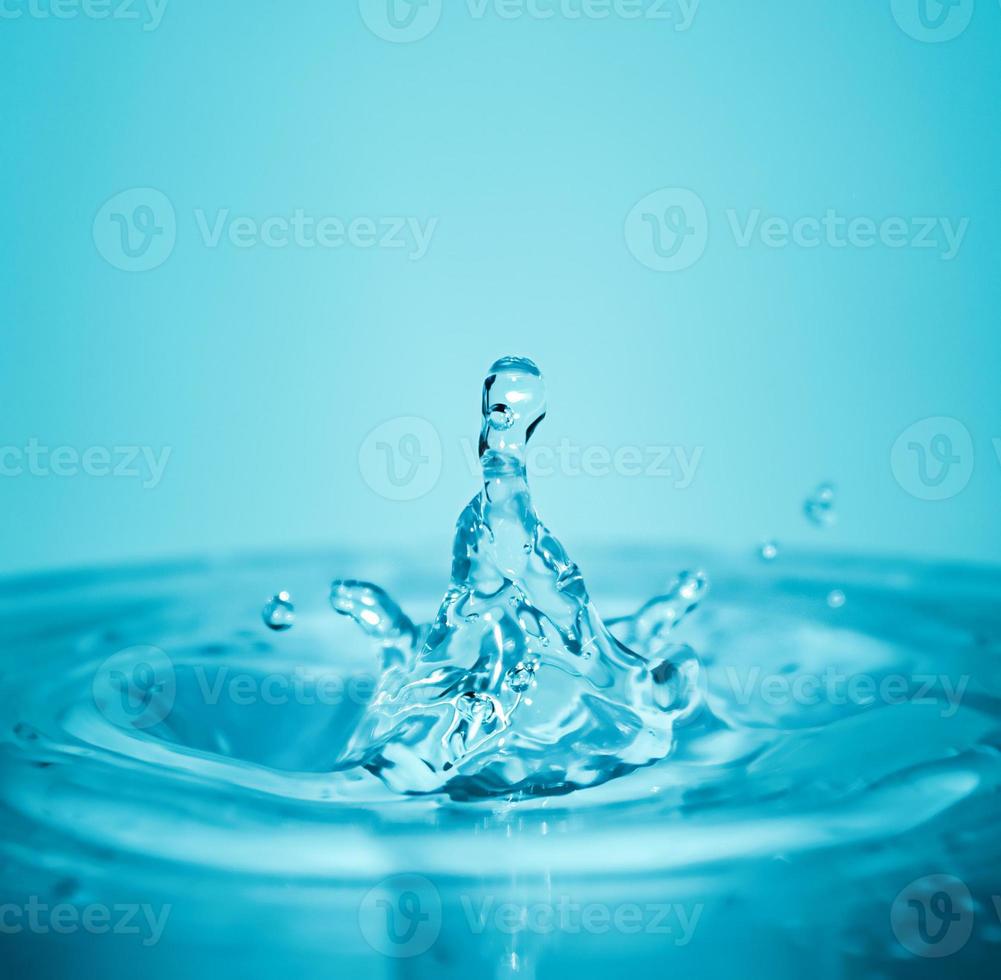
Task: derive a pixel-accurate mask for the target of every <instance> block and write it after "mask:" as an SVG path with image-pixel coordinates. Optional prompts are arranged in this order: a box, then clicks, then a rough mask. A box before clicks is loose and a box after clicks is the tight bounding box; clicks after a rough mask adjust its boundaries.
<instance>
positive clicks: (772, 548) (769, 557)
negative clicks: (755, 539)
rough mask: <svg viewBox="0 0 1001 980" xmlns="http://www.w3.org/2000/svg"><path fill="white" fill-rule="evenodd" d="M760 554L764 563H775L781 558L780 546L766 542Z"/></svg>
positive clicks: (772, 542)
mask: <svg viewBox="0 0 1001 980" xmlns="http://www.w3.org/2000/svg"><path fill="white" fill-rule="evenodd" d="M758 554H759V555H760V556H761V560H762V561H775V559H776V558H778V556H779V546H778V545H777V544H776V543H775V542H774V541H766V542H765V543H764V544H762V546H761V548H760V550H759V551H758Z"/></svg>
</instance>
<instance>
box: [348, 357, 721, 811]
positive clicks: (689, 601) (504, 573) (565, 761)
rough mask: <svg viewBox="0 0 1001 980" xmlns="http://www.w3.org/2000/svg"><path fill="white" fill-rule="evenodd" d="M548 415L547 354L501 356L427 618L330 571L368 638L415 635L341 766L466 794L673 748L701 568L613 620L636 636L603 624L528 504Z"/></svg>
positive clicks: (589, 779) (562, 783) (607, 767)
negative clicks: (679, 661)
mask: <svg viewBox="0 0 1001 980" xmlns="http://www.w3.org/2000/svg"><path fill="white" fill-rule="evenodd" d="M545 415H546V392H545V385H544V382H543V379H542V374H541V372H540V371H539V369H538V367H536V365H535V364H534V363H533V362H532V361H530V360H528V359H527V358H521V357H505V358H501V359H500V360H498V361H496V362H495V363H494V364H493V365H492V366H491V368H490V371H489V372H488V374H487V377H486V380H485V381H484V384H483V401H482V425H481V429H480V442H479V455H480V463H481V468H482V472H483V489H482V490H481V491H480V492H479V493H478V494H477V495H476V496H475V497H473V499H472V500H471V501H470V502H469V504H468V505H467V507H466V508H465V510H464V511H463V512H462V514H461V515H460V516H459V519H458V522H457V525H456V531H455V541H454V545H453V553H452V575H451V583H450V586H449V589H448V591H447V593H446V594H445V597H444V599H443V600H442V603H441V605H440V607H439V609H438V613H437V615H436V616H435V618H434V621H433V623H432V624H431V625H430V627H429V628H428V629H427V630H426V631H424V632H422V633H420V634H418V632H417V631H416V630H415V629H414V628H413V626H412V624H410V621H409V620H408V619H406V617H404V616H403V614H402V612H400V610H399V607H397V606H396V604H395V603H393V602H392V600H390V599H389V597H388V596H386V594H385V593H384V592H382V590H380V589H377V587H375V586H370V585H366V584H365V583H357V582H353V583H343V582H341V583H335V585H334V590H333V592H332V596H331V601H332V603H333V604H334V608H335V609H336V610H337V611H338V612H341V613H344V614H345V615H350V616H351V617H352V618H353V619H354V620H355V622H357V623H358V624H359V625H360V626H361V627H362V629H364V630H365V631H366V632H367V633H368V634H369V635H370V636H371V637H372V638H373V639H375V640H377V641H379V642H385V638H386V637H387V636H390V637H392V638H393V639H394V641H395V639H396V637H397V636H399V635H404V636H407V637H412V638H414V645H413V647H412V656H410V657H408V658H407V660H406V662H405V663H402V664H399V665H396V666H391V667H389V668H388V669H387V670H385V672H384V673H383V676H382V679H381V681H380V684H379V687H378V689H377V691H376V694H375V697H374V698H373V700H372V703H371V705H370V708H369V710H368V711H367V712H366V713H365V716H364V717H363V718H362V720H361V723H360V724H359V726H358V729H357V730H356V732H355V735H354V738H353V740H352V743H351V746H350V747H349V749H348V752H347V754H346V756H345V758H344V760H343V764H344V767H346V768H347V767H351V766H363V767H364V768H366V769H367V770H368V771H370V772H373V773H375V774H376V775H378V776H379V778H380V779H382V780H383V781H384V782H385V783H386V784H387V785H389V786H390V787H392V788H394V789H397V790H400V791H402V792H412V793H413V792H436V791H439V790H442V789H444V790H445V791H447V792H448V793H450V794H451V795H453V796H455V797H458V798H470V797H479V796H490V795H498V794H511V793H520V792H525V793H545V792H566V791H568V790H570V789H573V788H576V787H580V786H587V785H593V784H595V783H598V782H602V781H604V780H606V779H609V778H612V776H614V775H617V774H619V773H622V772H625V771H628V770H629V769H631V768H635V767H637V766H640V765H645V764H647V763H649V762H651V761H654V760H657V759H660V758H663V756H665V755H666V754H667V752H668V751H669V750H670V748H671V744H672V726H673V722H674V720H675V718H677V717H679V716H680V714H681V713H682V712H683V711H685V710H687V709H688V708H689V707H690V702H691V700H692V698H693V697H694V696H695V694H694V692H695V686H694V685H692V684H690V683H688V680H689V679H690V677H691V673H692V670H693V669H695V668H693V661H692V659H691V657H689V656H688V655H687V654H686V657H685V658H684V667H683V669H680V671H679V669H674V668H671V667H670V665H668V664H666V662H665V661H666V658H665V657H663V656H661V654H662V653H663V651H664V650H665V648H666V646H667V645H666V643H665V642H663V641H662V637H663V636H664V635H665V634H666V632H668V631H669V630H670V629H672V628H673V626H675V625H676V624H677V623H678V622H680V621H681V619H683V618H684V616H685V615H687V614H688V613H689V612H691V610H692V609H694V608H695V606H697V605H698V602H699V601H700V600H701V598H702V596H703V595H704V593H705V589H706V580H705V577H704V576H702V575H700V574H693V575H685V576H682V578H681V579H679V580H678V582H677V583H676V584H675V588H674V589H673V590H672V592H671V593H670V594H669V595H668V596H665V597H661V598H660V599H658V600H654V602H653V603H648V604H647V606H645V607H644V609H643V610H641V613H640V614H639V615H638V616H637V617H636V622H635V623H633V622H631V621H629V620H621V621H618V623H617V627H618V628H619V629H620V630H622V631H623V632H624V633H626V634H628V635H630V636H634V637H635V638H636V639H637V645H638V646H639V647H640V649H638V650H634V649H630V648H629V647H628V646H626V645H625V644H624V643H623V642H620V640H619V639H617V638H616V636H613V635H612V633H611V632H609V630H608V628H606V626H605V624H604V623H603V622H602V620H601V618H600V617H599V616H598V614H597V612H596V611H595V609H594V607H593V605H592V604H591V600H590V596H589V595H588V591H587V587H586V585H585V582H584V578H583V576H582V574H581V571H580V569H579V568H578V567H577V565H576V564H575V563H574V562H573V561H572V560H571V558H570V557H569V555H568V554H567V552H566V550H565V549H564V547H563V545H562V544H561V543H560V542H559V540H557V538H556V537H555V536H554V535H553V534H552V533H551V532H550V531H549V529H548V528H547V527H546V526H545V525H544V524H543V523H542V522H541V520H540V519H539V517H538V515H537V514H536V512H535V508H534V505H533V503H532V499H531V494H530V491H529V487H528V474H527V472H526V447H527V445H528V442H529V440H530V439H531V438H532V435H533V433H534V432H535V430H536V429H537V427H538V425H539V424H540V423H541V421H542V420H543V418H544V417H545ZM401 617H402V618H401ZM401 623H402V624H403V625H402V626H401V625H400V624H401ZM407 624H409V625H407ZM658 658H659V659H658ZM695 663H696V665H697V661H695ZM682 677H683V678H684V682H683V683H682V682H681V681H680V680H679V678H682ZM529 695H530V696H529Z"/></svg>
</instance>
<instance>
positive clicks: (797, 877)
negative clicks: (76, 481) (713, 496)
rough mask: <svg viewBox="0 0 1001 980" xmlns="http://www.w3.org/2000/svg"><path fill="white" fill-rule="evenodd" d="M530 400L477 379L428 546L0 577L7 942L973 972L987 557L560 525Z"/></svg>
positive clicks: (656, 967) (988, 970) (150, 955)
mask: <svg viewBox="0 0 1001 980" xmlns="http://www.w3.org/2000/svg"><path fill="white" fill-rule="evenodd" d="M509 367H510V365H509ZM515 369H516V371H518V372H523V371H524V365H517V366H516V368H515ZM488 390H489V386H488ZM518 390H522V389H520V388H519V389H518ZM540 404H541V403H538V402H534V403H533V408H532V410H531V411H530V412H527V413H522V417H521V418H514V419H509V417H508V415H506V414H505V413H504V412H498V411H495V406H494V404H493V403H492V402H491V400H490V399H488V400H487V402H485V406H484V409H485V412H484V417H485V423H486V424H485V428H484V438H485V443H486V445H485V446H484V447H483V456H484V460H485V464H484V470H485V474H486V477H487V482H486V487H485V492H484V494H483V495H479V496H477V497H476V498H474V500H473V502H472V503H471V504H470V507H469V508H467V510H466V511H465V512H464V513H463V516H462V517H461V518H460V521H459V525H458V529H457V535H456V550H455V554H454V556H453V558H454V561H453V570H452V575H451V581H450V582H447V581H446V578H447V576H446V575H445V574H443V570H442V568H441V566H440V564H439V563H438V562H436V561H432V560H431V559H430V558H429V556H427V555H411V554H406V553H400V554H396V555H393V556H390V557H387V558H382V559H375V558H374V557H373V556H372V555H366V554H348V553H330V554H326V553H325V554H309V555H299V556H267V557H261V558H259V559H253V560H251V559H234V560H230V561H217V562H198V563H190V564H175V565H163V566H149V567H133V568H127V569H120V570H106V571H92V572H82V573H76V574H65V575H48V576H38V577H33V578H21V579H15V580H8V581H6V582H4V583H2V584H0V622H2V629H3V637H4V643H3V648H2V653H0V657H2V660H0V785H2V786H3V808H2V810H0V904H6V905H9V906H11V907H13V908H14V909H15V912H12V913H11V914H10V915H8V916H7V917H6V918H4V919H2V921H3V922H5V923H6V924H7V925H11V924H16V925H22V926H24V923H25V921H26V916H27V915H28V914H29V913H28V912H26V911H25V910H27V909H29V907H30V906H31V903H32V902H34V903H35V906H36V907H37V906H38V905H39V904H41V905H44V906H45V907H46V908H47V909H48V911H47V912H44V913H43V912H37V908H36V913H32V914H36V915H37V917H39V920H40V921H39V923H37V924H36V925H37V927H32V928H28V927H23V928H21V929H12V928H8V929H4V930H2V931H3V935H2V936H0V941H2V943H3V945H4V954H5V963H6V964H7V965H8V966H9V968H10V970H11V971H12V973H11V975H51V976H79V975H81V972H80V969H81V964H86V969H87V971H89V972H92V973H93V975H102V976H106V977H119V976H121V977H133V976H136V975H144V976H149V977H160V976H173V975H183V976H188V977H191V976H213V977H216V978H219V977H228V976H234V977H235V976H240V977H254V976H261V977H265V976H274V975H286V974H289V973H292V974H293V975H294V974H305V975H310V976H313V975H315V976H331V975H334V976H354V975H366V976H372V975H376V976H379V975H394V976H408V977H419V976H435V977H441V976H444V977H463V978H468V977H469V976H471V975H476V976H481V975H487V976H505V975H517V976H563V975H567V974H569V975H574V974H577V975H579V976H585V977H588V976H601V977H604V976H621V975H626V974H629V975H633V974H636V972H637V971H647V972H649V973H650V975H661V974H662V973H663V972H665V971H668V970H674V969H680V970H685V971H687V972H688V973H690V974H692V975H696V976H706V977H712V976H720V977H722V976H728V977H731V976H749V975H761V976H769V977H784V976H790V977H801V976H802V975H803V974H804V972H806V971H809V972H810V974H811V975H816V976H819V977H841V976H873V977H877V976H896V975H907V976H913V975H924V974H926V973H927V974H928V975H936V971H941V970H942V969H943V964H947V968H948V969H949V970H955V971H960V970H961V971H962V972H963V973H965V974H966V975H978V974H981V973H982V974H984V975H988V974H990V975H993V974H994V973H995V972H996V966H997V963H998V960H999V953H1001V945H999V943H1001V918H999V914H998V913H999V910H1001V899H999V900H995V896H997V895H999V894H1001V880H999V878H1001V875H999V868H1001V862H999V857H1001V831H999V828H998V819H997V816H998V802H999V798H1001V797H999V793H998V790H999V786H1001V754H999V750H1001V723H999V722H1001V711H999V701H998V696H997V692H998V691H999V690H1001V659H999V652H1001V614H999V607H998V599H999V596H1001V573H999V572H998V571H996V570H994V569H990V568H978V567H960V566H957V565H936V564H921V563H915V562H901V561H894V560H889V559H877V558H872V557H866V558H847V557H841V558H831V557H830V556H823V557H820V556H810V555H805V554H798V555H797V554H793V553H791V552H789V551H788V550H787V549H784V548H783V549H776V550H775V553H774V554H770V555H769V556H768V560H765V561H763V560H762V557H763V556H762V555H759V554H749V555H747V556H746V557H740V558H735V557H733V556H725V555H718V554H698V553H683V552H678V551H668V550H664V549H653V548H648V549H641V548H630V549H619V550H616V551H613V552H600V551H590V552H589V551H587V550H586V549H584V550H583V551H581V552H579V553H578V552H576V551H575V554H574V557H575V559H576V561H571V560H570V558H569V557H568V554H567V552H566V550H565V549H563V547H562V546H561V545H559V544H558V543H557V542H556V541H555V539H553V538H552V536H551V535H550V534H549V533H548V532H547V531H546V530H545V528H544V526H543V525H541V523H539V522H538V520H537V518H536V516H535V514H534V510H532V508H531V506H530V499H529V498H528V496H527V487H525V486H524V473H523V471H521V470H519V468H518V466H517V461H518V460H517V456H518V451H517V448H514V449H512V448H510V447H512V446H514V447H517V446H519V445H521V446H523V440H524V439H525V438H527V435H528V427H529V426H531V425H532V424H533V420H534V418H535V417H536V416H537V414H538V409H539V407H540ZM492 420H497V421H498V422H500V423H501V424H500V425H494V424H493V423H492ZM494 454H496V455H494ZM512 456H513V457H514V459H513V460H512V459H511V457H512ZM526 544H528V545H530V547H528V548H526V547H525V546H526ZM512 568H513V569H516V571H517V574H509V573H508V572H509V571H510V569H512ZM498 569H500V570H501V571H502V572H504V573H503V574H500V576H499V577H498ZM682 569H690V570H698V569H708V570H709V571H710V572H711V582H712V589H711V594H709V596H708V597H706V590H707V582H706V580H705V579H704V578H703V577H702V576H701V575H699V574H698V573H697V572H695V571H692V572H689V573H688V574H680V570H682ZM504 570H508V571H507V572H505V571H504ZM332 579H333V580H334V585H333V587H332V589H330V590H329V591H328V587H327V586H328V584H329V583H330V581H331V580H332ZM585 582H586V583H587V585H586V587H585V585H584V583H585ZM367 583H379V586H374V585H371V584H367ZM278 588H280V590H281V592H282V593H287V595H288V597H289V598H288V599H281V598H280V596H279V595H276V589H278ZM443 592H444V593H445V599H444V601H442V598H441V596H442V593H443ZM269 595H275V596H276V599H277V600H279V604H280V607H279V608H272V609H271V613H272V614H278V613H281V614H282V615H281V616H280V617H279V619H278V620H277V622H279V624H280V625H282V626H286V625H288V622H291V620H288V621H287V620H286V619H285V617H284V614H285V613H287V612H288V610H285V609H284V607H283V606H281V604H282V603H285V602H287V603H288V604H289V605H291V598H290V597H295V608H294V625H292V627H291V628H289V629H283V630H279V631H276V630H275V629H273V628H269V627H273V625H274V621H272V622H267V620H268V619H269V616H268V615H267V614H265V617H264V618H265V620H266V622H265V623H262V621H261V619H262V612H261V602H262V599H263V597H266V596H269ZM651 595H655V596H658V598H657V599H655V600H649V596H651ZM390 597H392V598H390ZM832 597H834V599H833V601H832ZM274 601H275V600H272V603H273V602H274ZM331 605H333V606H334V609H335V610H336V611H337V612H339V613H341V614H342V615H335V614H334V613H333V612H332V611H331ZM599 605H600V609H601V612H602V614H603V615H604V617H605V618H604V619H602V618H601V617H600V616H599V614H598V612H597V609H598V607H599ZM695 607H698V608H697V609H696V608H695ZM270 618H271V619H272V620H274V616H271V617H270ZM422 623H427V624H430V625H429V626H421V625H420V624H422ZM544 641H547V642H544ZM588 641H592V642H588ZM502 740H504V741H503V744H502ZM57 905H62V906H67V907H69V908H71V909H75V910H77V911H78V914H80V915H82V914H83V911H82V910H88V909H90V910H93V909H95V908H106V909H108V910H109V913H111V915H112V922H114V910H115V909H117V908H119V907H122V908H128V907H134V908H135V909H136V910H137V911H136V913H135V917H134V920H133V923H132V925H135V926H137V928H138V931H136V932H130V931H128V927H124V926H123V927H122V930H120V931H116V932H115V934H114V935H113V936H111V937H109V935H107V934H106V932H107V930H106V931H105V932H101V931H100V928H99V926H95V925H94V924H93V923H91V926H90V927H87V928H83V927H77V928H73V929H64V930H63V931H59V930H57V929H56V928H54V926H53V924H52V923H51V922H50V919H49V918H46V916H51V914H52V909H53V908H55V907H56V906H57ZM248 937H256V939H255V941H254V942H253V943H251V942H249V941H248ZM109 938H113V940H114V941H113V942H109ZM946 957H948V958H946ZM40 963H42V964H44V969H42V970H41V971H40V969H39V964H40Z"/></svg>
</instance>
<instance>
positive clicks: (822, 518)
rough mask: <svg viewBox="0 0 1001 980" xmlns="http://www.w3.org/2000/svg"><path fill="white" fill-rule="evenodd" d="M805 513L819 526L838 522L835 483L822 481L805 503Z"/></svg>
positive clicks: (827, 525)
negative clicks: (835, 507) (835, 505)
mask: <svg viewBox="0 0 1001 980" xmlns="http://www.w3.org/2000/svg"><path fill="white" fill-rule="evenodd" d="M803 513H804V514H806V516H807V519H808V520H809V521H810V523H811V524H814V525H816V526H817V527H833V525H835V524H836V523H837V522H838V515H837V512H836V511H835V509H834V484H833V483H821V484H820V486H818V487H817V489H816V490H814V491H813V493H812V494H811V495H810V496H809V497H807V498H806V502H805V503H804V504H803Z"/></svg>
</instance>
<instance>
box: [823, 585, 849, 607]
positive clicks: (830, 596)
mask: <svg viewBox="0 0 1001 980" xmlns="http://www.w3.org/2000/svg"><path fill="white" fill-rule="evenodd" d="M827 604H828V605H829V606H830V607H831V608H832V609H840V608H841V607H842V606H843V605H844V604H845V594H844V592H842V591H841V589H832V590H831V591H830V592H828V593H827Z"/></svg>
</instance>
